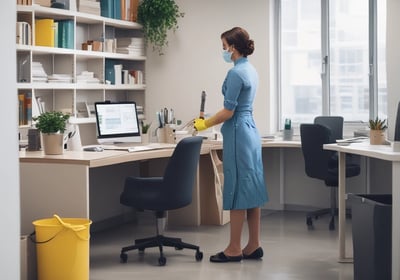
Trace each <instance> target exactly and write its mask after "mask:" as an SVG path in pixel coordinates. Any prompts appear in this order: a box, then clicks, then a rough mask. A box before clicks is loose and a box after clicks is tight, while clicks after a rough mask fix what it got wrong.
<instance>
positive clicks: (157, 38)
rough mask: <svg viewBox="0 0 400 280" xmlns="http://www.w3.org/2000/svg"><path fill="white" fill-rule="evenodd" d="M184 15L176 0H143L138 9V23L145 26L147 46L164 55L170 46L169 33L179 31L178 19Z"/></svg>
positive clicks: (144, 32)
mask: <svg viewBox="0 0 400 280" xmlns="http://www.w3.org/2000/svg"><path fill="white" fill-rule="evenodd" d="M183 16H184V13H181V12H180V11H179V7H178V5H177V4H176V3H175V1H174V0H141V1H140V3H139V7H138V22H139V23H140V24H141V25H142V26H143V34H144V38H145V40H146V44H148V43H150V44H152V45H153V51H158V53H159V55H162V54H163V47H165V46H167V45H168V40H167V32H168V30H171V29H172V30H173V31H174V32H175V31H176V30H177V29H178V18H180V17H183Z"/></svg>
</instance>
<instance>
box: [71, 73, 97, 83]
mask: <svg viewBox="0 0 400 280" xmlns="http://www.w3.org/2000/svg"><path fill="white" fill-rule="evenodd" d="M76 82H77V83H81V84H99V83H100V80H99V79H98V78H95V76H94V73H93V72H89V71H83V72H82V73H81V74H79V75H77V76H76Z"/></svg>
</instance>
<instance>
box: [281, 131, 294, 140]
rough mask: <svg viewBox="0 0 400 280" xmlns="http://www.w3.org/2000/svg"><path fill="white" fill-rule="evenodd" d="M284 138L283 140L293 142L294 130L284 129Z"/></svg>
mask: <svg viewBox="0 0 400 280" xmlns="http://www.w3.org/2000/svg"><path fill="white" fill-rule="evenodd" d="M282 138H283V140H284V141H292V139H293V129H284V130H283V136H282Z"/></svg>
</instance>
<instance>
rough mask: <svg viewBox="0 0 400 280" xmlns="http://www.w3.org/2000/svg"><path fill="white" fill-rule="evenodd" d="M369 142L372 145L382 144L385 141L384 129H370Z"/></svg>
mask: <svg viewBox="0 0 400 280" xmlns="http://www.w3.org/2000/svg"><path fill="white" fill-rule="evenodd" d="M369 143H370V144H371V145H382V144H383V143H385V131H384V130H370V132H369Z"/></svg>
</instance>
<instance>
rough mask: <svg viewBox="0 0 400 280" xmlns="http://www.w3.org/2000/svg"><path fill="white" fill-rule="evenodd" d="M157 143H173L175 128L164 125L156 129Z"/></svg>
mask: <svg viewBox="0 0 400 280" xmlns="http://www.w3.org/2000/svg"><path fill="white" fill-rule="evenodd" d="M157 141H158V143H172V144H173V143H175V127H174V126H172V125H169V124H167V125H165V126H164V127H160V128H158V129H157Z"/></svg>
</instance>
